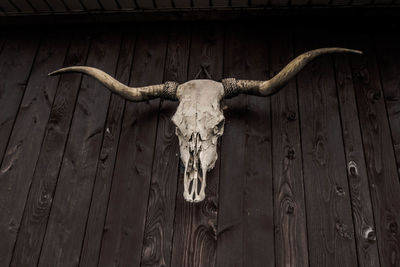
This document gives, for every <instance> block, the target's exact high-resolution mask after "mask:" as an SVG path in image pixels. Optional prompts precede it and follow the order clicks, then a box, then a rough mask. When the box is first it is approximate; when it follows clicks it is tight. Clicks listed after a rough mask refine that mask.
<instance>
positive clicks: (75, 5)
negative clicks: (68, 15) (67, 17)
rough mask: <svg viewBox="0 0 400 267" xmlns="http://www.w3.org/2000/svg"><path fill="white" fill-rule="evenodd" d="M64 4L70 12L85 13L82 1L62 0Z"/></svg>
mask: <svg viewBox="0 0 400 267" xmlns="http://www.w3.org/2000/svg"><path fill="white" fill-rule="evenodd" d="M62 1H63V3H64V4H65V5H66V6H67V9H68V10H69V11H75V12H76V11H83V10H84V7H83V6H82V4H81V1H80V0H62Z"/></svg>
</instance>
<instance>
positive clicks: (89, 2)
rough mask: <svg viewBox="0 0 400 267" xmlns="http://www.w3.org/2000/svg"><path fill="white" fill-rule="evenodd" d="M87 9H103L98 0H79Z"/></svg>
mask: <svg viewBox="0 0 400 267" xmlns="http://www.w3.org/2000/svg"><path fill="white" fill-rule="evenodd" d="M79 2H80V3H81V4H82V5H83V6H84V8H85V10H87V11H89V12H90V11H100V10H102V8H101V6H100V4H99V2H98V1H97V0H80V1H79Z"/></svg>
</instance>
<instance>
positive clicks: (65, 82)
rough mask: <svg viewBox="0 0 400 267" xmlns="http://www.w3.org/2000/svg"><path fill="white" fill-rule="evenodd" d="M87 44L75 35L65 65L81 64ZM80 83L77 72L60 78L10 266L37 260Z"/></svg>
mask: <svg viewBox="0 0 400 267" xmlns="http://www.w3.org/2000/svg"><path fill="white" fill-rule="evenodd" d="M88 47H89V38H88V36H85V35H82V34H76V35H74V36H73V37H72V41H71V46H70V48H69V51H68V54H67V57H66V60H65V62H64V66H70V65H83V64H84V63H85V59H86V55H87V52H88ZM42 75H44V73H42ZM50 79H54V78H49V79H48V80H50ZM80 82H81V76H80V75H73V76H63V77H61V78H60V82H59V84H58V88H57V94H56V96H55V99H54V103H53V106H52V108H51V112H50V116H49V120H48V123H47V126H46V131H45V137H44V140H43V144H42V146H41V150H40V155H39V158H38V161H37V163H36V167H35V171H34V174H33V178H32V185H31V189H30V192H29V195H28V200H27V202H26V203H27V204H26V206H25V211H24V216H23V219H22V222H21V226H20V231H19V233H18V238H17V242H16V245H15V249H14V254H13V258H12V262H11V266H35V265H36V264H37V262H38V259H39V255H40V249H41V247H42V243H43V238H44V235H45V232H46V226H47V221H48V216H49V213H50V208H51V203H52V199H53V195H54V191H55V186H56V183H57V177H58V172H59V170H60V165H61V161H62V156H63V153H64V148H65V143H66V140H67V136H68V132H69V127H70V123H71V119H72V114H73V111H74V107H75V101H76V96H77V94H78V89H79V85H80ZM26 174H28V173H26Z"/></svg>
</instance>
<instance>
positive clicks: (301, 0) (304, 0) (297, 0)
mask: <svg viewBox="0 0 400 267" xmlns="http://www.w3.org/2000/svg"><path fill="white" fill-rule="evenodd" d="M310 1H311V0H292V2H291V3H290V5H291V6H304V5H307V4H308V3H309V2H310ZM332 1H334V0H332Z"/></svg>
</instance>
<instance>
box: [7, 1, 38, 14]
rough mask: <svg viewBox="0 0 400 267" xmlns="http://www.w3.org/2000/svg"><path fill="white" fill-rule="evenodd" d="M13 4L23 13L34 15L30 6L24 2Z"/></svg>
mask: <svg viewBox="0 0 400 267" xmlns="http://www.w3.org/2000/svg"><path fill="white" fill-rule="evenodd" d="M12 2H13V4H14V5H15V6H16V7H17V8H18V9H19V10H21V11H22V12H24V13H34V12H35V11H34V10H33V9H32V6H31V5H29V4H28V2H27V1H26V0H13V1H12Z"/></svg>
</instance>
